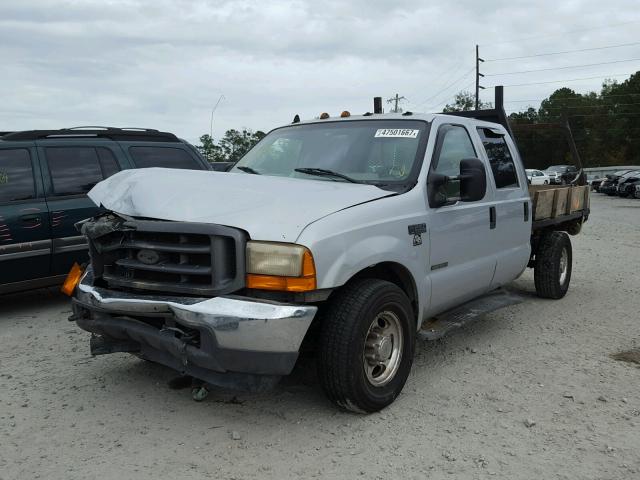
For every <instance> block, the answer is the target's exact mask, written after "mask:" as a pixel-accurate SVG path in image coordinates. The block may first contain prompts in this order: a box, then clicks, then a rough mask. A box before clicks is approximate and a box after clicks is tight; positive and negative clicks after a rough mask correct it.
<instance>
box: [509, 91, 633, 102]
mask: <svg viewBox="0 0 640 480" xmlns="http://www.w3.org/2000/svg"><path fill="white" fill-rule="evenodd" d="M629 95H633V96H638V95H640V93H625V94H619V95H617V94H613V95H612V94H607V95H605V96H603V97H598V98H601V99H603V100H604V99H606V98H611V97H628V96H629ZM589 99H591V97H586V98H563V99H562V100H563V101H565V102H569V101H571V102H579V101H582V100H589ZM543 100H549V97H547V98H533V99H530V100H507V101H505V102H504V103H526V102H542V101H543Z"/></svg>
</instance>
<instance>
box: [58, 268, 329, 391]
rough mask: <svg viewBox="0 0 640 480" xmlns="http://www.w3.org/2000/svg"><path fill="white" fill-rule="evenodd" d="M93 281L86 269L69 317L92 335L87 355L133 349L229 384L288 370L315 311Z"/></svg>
mask: <svg viewBox="0 0 640 480" xmlns="http://www.w3.org/2000/svg"><path fill="white" fill-rule="evenodd" d="M92 280H93V278H92V275H91V271H89V272H88V273H87V274H86V275H85V277H84V278H83V280H82V282H81V283H80V284H79V285H78V288H77V290H76V294H75V297H74V299H73V311H74V314H73V316H72V317H71V320H75V321H76V323H77V324H78V326H80V327H81V328H82V329H84V330H87V331H88V332H91V333H93V334H94V335H95V336H94V338H92V354H96V355H97V354H103V353H112V352H118V351H119V352H122V351H126V352H131V353H135V354H138V355H139V356H141V357H144V358H147V359H148V360H152V361H155V362H157V363H161V364H164V365H166V366H168V367H171V368H173V369H175V370H177V371H179V372H181V373H183V374H189V375H192V376H194V377H197V378H200V379H202V380H205V381H208V382H210V383H213V384H217V385H221V386H227V387H237V386H240V387H241V388H244V389H251V390H256V389H260V388H259V386H258V387H257V388H256V385H255V384H256V382H258V383H260V382H262V380H264V378H262V379H257V378H254V377H252V376H266V377H274V378H279V376H282V375H286V374H288V373H290V372H291V370H292V369H293V367H294V365H295V362H296V360H297V358H298V351H299V349H300V345H301V343H302V340H303V338H304V336H305V334H306V332H307V330H308V328H309V326H310V325H311V322H312V320H313V318H314V316H315V314H316V311H317V307H315V306H310V305H289V304H281V303H276V302H268V301H264V300H262V301H254V300H252V299H250V298H246V297H233V296H224V297H215V298H209V299H198V298H190V297H170V296H161V295H137V294H132V293H127V292H120V291H114V290H108V289H105V288H100V287H96V286H93V285H92V283H93V281H92ZM96 336H97V337H96ZM238 374H242V375H238ZM245 374H249V376H247V375H245ZM247 382H248V384H247V385H238V383H241V384H242V383H247Z"/></svg>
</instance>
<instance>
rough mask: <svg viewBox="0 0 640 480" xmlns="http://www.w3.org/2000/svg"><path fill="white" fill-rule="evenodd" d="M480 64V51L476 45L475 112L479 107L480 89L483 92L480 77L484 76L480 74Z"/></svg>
mask: <svg viewBox="0 0 640 480" xmlns="http://www.w3.org/2000/svg"><path fill="white" fill-rule="evenodd" d="M480 62H484V60H483V59H482V58H480V50H479V48H478V45H476V110H478V108H479V106H480V89H483V90H484V87H483V86H481V85H480V77H484V75H483V74H481V73H480Z"/></svg>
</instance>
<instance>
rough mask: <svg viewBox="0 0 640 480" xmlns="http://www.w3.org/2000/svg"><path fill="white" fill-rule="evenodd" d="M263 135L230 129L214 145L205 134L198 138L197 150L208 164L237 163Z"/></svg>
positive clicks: (262, 133)
mask: <svg viewBox="0 0 640 480" xmlns="http://www.w3.org/2000/svg"><path fill="white" fill-rule="evenodd" d="M265 135H266V134H265V133H264V132H263V131H261V130H258V131H256V132H254V131H253V130H250V129H247V128H244V129H242V130H236V129H230V130H227V131H226V132H225V134H224V136H223V137H222V138H221V139H220V140H219V141H218V143H215V142H214V139H213V138H211V136H210V135H208V134H205V135H202V136H201V137H200V146H199V149H200V151H201V152H202V153H203V154H204V155H205V157H206V158H207V159H208V160H209V161H210V162H237V161H238V160H240V158H242V156H243V155H244V154H245V153H247V152H248V151H249V150H250V149H251V148H252V147H253V146H254V145H255V144H256V143H258V142H259V141H260V140H262V138H264V136H265Z"/></svg>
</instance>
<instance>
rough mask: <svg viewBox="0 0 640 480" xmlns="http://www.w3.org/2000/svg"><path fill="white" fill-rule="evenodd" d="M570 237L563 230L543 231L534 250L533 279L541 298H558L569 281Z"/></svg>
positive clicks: (562, 295) (564, 293)
mask: <svg viewBox="0 0 640 480" xmlns="http://www.w3.org/2000/svg"><path fill="white" fill-rule="evenodd" d="M571 266H572V250H571V239H570V238H569V235H567V234H566V233H565V232H550V233H545V234H544V235H543V237H542V238H541V239H540V242H539V244H538V250H537V252H536V259H535V265H534V270H533V279H534V282H535V285H536V293H537V294H538V296H539V297H542V298H553V299H559V298H562V297H564V296H565V295H566V293H567V290H569V283H570V282H571Z"/></svg>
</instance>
